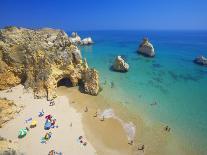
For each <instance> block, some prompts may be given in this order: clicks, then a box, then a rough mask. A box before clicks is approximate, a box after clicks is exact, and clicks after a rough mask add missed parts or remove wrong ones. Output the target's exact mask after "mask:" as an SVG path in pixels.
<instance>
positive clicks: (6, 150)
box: [0, 136, 23, 155]
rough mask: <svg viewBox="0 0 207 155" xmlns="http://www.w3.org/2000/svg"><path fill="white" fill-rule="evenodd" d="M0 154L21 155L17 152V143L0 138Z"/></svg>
mask: <svg viewBox="0 0 207 155" xmlns="http://www.w3.org/2000/svg"><path fill="white" fill-rule="evenodd" d="M0 154H1V155H20V154H21V155H23V153H20V152H19V151H18V146H17V143H14V142H13V141H11V140H8V139H6V138H3V137H1V136H0Z"/></svg>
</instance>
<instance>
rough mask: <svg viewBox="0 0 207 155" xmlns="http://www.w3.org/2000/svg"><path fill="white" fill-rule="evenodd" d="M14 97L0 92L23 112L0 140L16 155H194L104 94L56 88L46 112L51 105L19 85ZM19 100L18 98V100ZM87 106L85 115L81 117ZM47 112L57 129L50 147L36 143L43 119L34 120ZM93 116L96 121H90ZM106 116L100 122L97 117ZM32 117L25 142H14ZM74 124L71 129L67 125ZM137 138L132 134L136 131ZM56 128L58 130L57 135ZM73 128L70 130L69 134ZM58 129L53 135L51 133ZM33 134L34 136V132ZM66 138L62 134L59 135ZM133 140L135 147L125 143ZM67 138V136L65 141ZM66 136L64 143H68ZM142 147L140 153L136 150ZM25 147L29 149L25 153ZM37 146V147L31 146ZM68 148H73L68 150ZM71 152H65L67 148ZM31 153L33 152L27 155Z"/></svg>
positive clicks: (157, 126)
mask: <svg viewBox="0 0 207 155" xmlns="http://www.w3.org/2000/svg"><path fill="white" fill-rule="evenodd" d="M12 90H13V91H12V92H9V93H6V91H7V90H4V91H1V92H0V97H2V98H3V97H6V98H7V99H9V100H13V101H14V102H15V103H16V104H18V105H21V106H24V107H25V108H24V109H23V110H22V111H21V112H20V113H19V114H17V116H16V117H15V118H14V119H13V120H10V121H9V122H7V123H6V124H5V126H3V127H2V128H0V133H1V134H0V136H2V135H3V136H2V137H5V138H8V139H11V140H12V141H14V143H17V144H18V148H19V149H20V151H23V152H24V153H25V154H28V153H29V154H33V153H34V154H36V153H37V150H36V148H38V149H39V150H41V153H40V152H38V153H39V154H42V153H43V152H44V154H47V153H48V152H49V151H50V150H51V149H55V150H57V151H61V152H63V154H65V153H66V154H67V153H70V154H71V153H75V154H77V153H78V154H99V155H104V154H109V155H116V154H117V155H122V154H123V155H125V154H132V155H135V154H136V155H142V154H145V155H152V154H153V155H162V154H166V153H167V154H168V155H174V154H182V155H185V154H186V155H187V154H188V155H191V154H192V155H193V154H195V152H196V150H194V151H193V152H192V150H188V148H182V147H181V146H180V143H178V142H179V140H178V139H176V138H175V135H174V134H173V133H171V132H170V133H167V132H165V131H164V130H163V124H161V123H156V124H151V123H149V122H146V121H145V120H143V118H142V117H140V116H139V114H137V113H134V112H133V111H130V109H129V107H126V106H125V105H122V104H120V103H117V102H113V101H111V100H108V99H107V98H104V97H103V96H102V94H100V95H98V96H91V95H87V94H83V93H80V92H79V90H78V87H70V88H67V87H64V86H62V87H58V89H57V95H58V97H57V98H56V99H55V102H56V104H55V106H52V107H50V106H49V101H46V99H45V98H43V99H34V96H33V93H31V91H30V92H24V91H25V90H24V89H23V86H21V85H19V86H16V87H13V88H12ZM19 96H21V97H19ZM86 106H87V109H88V111H87V112H85V111H84V110H85V107H86ZM42 108H43V109H44V110H46V113H47V114H49V113H51V114H54V115H55V117H56V118H57V122H58V125H60V128H58V129H53V130H54V131H53V130H52V132H54V134H53V137H54V138H53V137H52V139H51V141H49V142H48V144H46V145H44V144H40V137H41V136H43V135H44V134H45V132H46V131H44V129H43V125H41V124H43V120H41V119H39V118H38V117H37V113H38V112H39V111H41V109H42ZM96 112H97V117H94V115H95V113H96ZM103 112H104V113H106V115H105V119H104V121H101V118H102V117H100V116H101V115H102V114H103ZM31 115H33V116H34V117H35V119H38V125H37V127H36V128H34V129H31V131H30V132H29V134H28V135H27V136H26V137H25V138H23V139H17V134H18V130H19V128H22V127H24V126H25V125H26V124H25V123H24V121H25V119H26V118H28V117H30V116H31ZM71 122H72V124H73V125H72V128H71V127H70V123H71ZM133 127H134V129H135V133H134V131H133V130H134V129H133ZM59 129H60V131H58V130H59ZM71 129H73V130H71ZM55 130H57V131H55ZM33 132H34V133H33ZM63 133H64V134H63ZM130 134H131V135H132V136H131V137H133V136H134V139H133V144H132V145H130V144H128V143H129V142H130ZM65 135H67V136H65ZM80 135H82V136H84V137H85V139H86V140H87V143H88V145H87V146H86V147H85V148H86V149H85V148H84V149H80V148H82V147H81V146H80V145H79V144H78V145H77V138H78V136H80ZM66 137H67V138H66ZM142 145H144V146H145V149H144V151H142V150H138V149H137V148H138V147H140V146H142ZM26 146H29V149H27V148H26ZM34 146H35V147H34ZM71 147H72V149H71ZM68 148H69V149H68ZM31 151H32V153H31Z"/></svg>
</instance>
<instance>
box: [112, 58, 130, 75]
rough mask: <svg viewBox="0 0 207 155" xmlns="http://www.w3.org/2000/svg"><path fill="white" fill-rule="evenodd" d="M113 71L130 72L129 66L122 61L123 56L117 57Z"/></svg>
mask: <svg viewBox="0 0 207 155" xmlns="http://www.w3.org/2000/svg"><path fill="white" fill-rule="evenodd" d="M112 69H113V70H114V71H118V72H127V71H128V70H129V65H128V64H127V63H126V62H125V61H124V59H122V57H121V56H117V57H116V59H115V61H114V64H113V66H112Z"/></svg>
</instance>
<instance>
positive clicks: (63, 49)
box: [0, 27, 99, 100]
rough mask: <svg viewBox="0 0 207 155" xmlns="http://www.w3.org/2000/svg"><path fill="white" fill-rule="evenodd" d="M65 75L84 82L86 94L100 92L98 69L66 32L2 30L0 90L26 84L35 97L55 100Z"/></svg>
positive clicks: (73, 82)
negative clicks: (85, 57) (31, 89)
mask: <svg viewBox="0 0 207 155" xmlns="http://www.w3.org/2000/svg"><path fill="white" fill-rule="evenodd" d="M89 77H90V78H89ZM62 78H68V79H69V80H70V81H71V83H72V85H73V86H76V85H78V84H79V83H81V82H82V83H83V90H84V92H85V93H88V94H91V95H97V94H98V90H99V76H98V72H97V71H96V70H94V69H90V68H89V67H88V65H87V62H86V60H84V61H83V60H82V57H81V53H80V50H79V49H78V48H77V46H75V45H73V44H72V43H71V41H70V39H69V38H68V36H67V34H66V33H65V32H64V31H61V30H54V29H49V28H44V29H38V30H32V29H25V28H17V27H7V28H4V29H1V30H0V89H7V88H10V87H13V86H15V85H17V84H20V83H22V84H24V86H25V88H29V87H31V88H33V90H34V94H35V97H37V98H39V97H45V96H46V97H47V98H48V99H49V100H51V99H53V98H54V97H55V96H56V91H55V90H56V88H57V82H58V81H59V80H61V79H62Z"/></svg>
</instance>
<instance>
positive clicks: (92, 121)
mask: <svg viewBox="0 0 207 155" xmlns="http://www.w3.org/2000/svg"><path fill="white" fill-rule="evenodd" d="M58 95H66V96H67V97H68V98H70V99H71V101H72V102H73V104H72V106H73V107H75V109H77V110H78V112H80V113H82V115H83V119H82V122H83V124H84V131H85V133H86V136H87V137H88V138H89V141H90V142H91V143H92V145H93V146H94V148H96V150H97V153H99V154H104V152H106V150H107V149H108V150H107V151H108V152H107V154H138V155H139V154H143V151H137V147H138V146H141V145H143V144H144V145H145V151H144V154H145V155H152V154H153V155H161V154H166V153H167V154H168V155H174V154H182V155H194V154H195V153H198V152H197V150H194V149H192V148H191V149H189V148H186V147H184V146H183V145H182V142H183V141H184V140H183V139H180V138H181V137H178V136H177V135H176V134H175V133H174V132H173V131H172V132H166V131H164V129H163V128H164V124H163V123H161V122H157V123H149V121H147V122H146V120H145V119H146V118H145V119H144V120H143V118H142V117H140V116H139V114H137V113H135V111H133V110H131V109H130V108H131V107H125V106H124V105H122V104H120V103H117V102H113V101H111V100H107V99H106V98H104V97H103V96H102V95H101V94H100V95H98V96H90V95H87V94H83V93H80V92H79V91H78V88H77V87H72V88H71V87H70V88H66V87H59V88H58ZM86 106H87V108H88V112H84V109H85V107H86ZM97 109H99V111H102V112H103V111H104V110H106V109H113V111H114V114H115V116H116V117H117V118H118V119H120V120H122V122H124V123H130V122H132V123H133V124H134V125H135V127H136V133H135V139H134V143H133V145H129V144H128V142H129V141H128V138H127V133H126V131H124V127H123V124H121V122H120V121H119V120H117V119H114V118H109V119H105V121H104V122H102V121H100V119H97V118H94V117H93V115H94V113H95V112H96V111H97ZM103 123H104V124H103ZM100 126H101V127H100ZM113 133H116V134H113ZM100 139H103V140H102V141H100ZM113 143H115V144H113ZM100 146H102V147H100ZM120 148H122V150H120ZM115 150H120V151H118V152H116V151H115Z"/></svg>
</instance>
